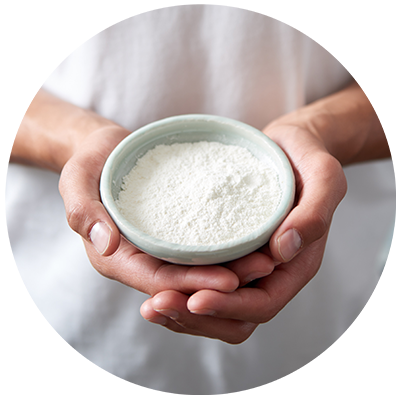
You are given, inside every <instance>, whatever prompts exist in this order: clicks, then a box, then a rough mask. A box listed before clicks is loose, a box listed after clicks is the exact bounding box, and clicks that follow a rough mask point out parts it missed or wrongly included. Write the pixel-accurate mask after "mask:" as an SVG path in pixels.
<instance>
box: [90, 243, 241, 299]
mask: <svg viewBox="0 0 400 400" xmlns="http://www.w3.org/2000/svg"><path fill="white" fill-rule="evenodd" d="M85 245H86V251H87V253H88V255H89V259H90V261H91V263H92V265H93V266H94V267H95V269H96V270H97V271H99V272H100V273H101V274H102V275H104V276H106V277H107V278H110V279H113V280H116V281H118V282H121V283H123V284H125V285H127V286H130V287H133V288H135V289H136V290H139V291H141V292H143V293H147V294H150V295H155V294H156V293H158V292H161V291H164V290H167V289H174V290H178V291H181V292H183V293H187V294H191V293H194V292H196V291H198V290H201V289H204V288H210V289H214V290H219V291H223V292H225V291H226V292H231V291H233V290H235V289H236V288H237V287H238V285H239V280H238V277H237V276H236V274H235V273H233V272H232V271H230V270H229V269H227V268H224V267H222V266H219V265H205V266H198V267H197V266H185V265H176V264H169V263H166V262H165V261H162V260H159V259H157V258H154V257H152V256H150V255H148V254H145V253H143V252H141V251H140V250H139V249H137V248H136V247H135V246H133V245H132V244H131V243H129V242H128V241H127V240H126V239H125V238H123V237H121V242H120V246H119V248H118V249H117V251H116V252H115V253H113V254H112V255H111V256H109V257H107V260H106V262H105V259H104V257H103V256H101V255H99V254H98V253H97V252H96V250H94V249H93V246H91V245H90V244H89V243H85Z"/></svg>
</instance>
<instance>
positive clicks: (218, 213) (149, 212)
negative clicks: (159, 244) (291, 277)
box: [117, 141, 281, 245]
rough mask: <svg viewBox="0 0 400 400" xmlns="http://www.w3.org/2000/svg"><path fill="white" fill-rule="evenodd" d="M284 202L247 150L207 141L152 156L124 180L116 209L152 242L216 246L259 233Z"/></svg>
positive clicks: (267, 171)
mask: <svg viewBox="0 0 400 400" xmlns="http://www.w3.org/2000/svg"><path fill="white" fill-rule="evenodd" d="M280 198H281V189H280V186H279V182H278V175H277V173H276V171H275V170H274V169H273V168H271V167H270V166H268V165H267V164H266V163H263V162H261V161H259V160H258V159H257V158H255V157H254V156H253V155H252V154H251V153H250V152H249V151H248V150H247V149H245V148H243V147H239V146H231V145H224V144H222V143H218V142H206V141H204V142H195V143H176V144H172V145H159V146H156V147H155V148H154V149H152V150H149V151H148V152H147V153H146V154H145V155H144V156H143V157H141V158H140V159H139V160H138V162H137V164H136V165H135V167H134V168H133V169H132V170H131V172H130V173H129V174H127V175H126V176H125V177H124V179H123V184H122V190H121V192H120V194H119V198H118V200H117V206H118V207H119V209H120V211H121V213H122V214H123V215H124V216H125V218H126V219H128V220H129V221H131V222H132V223H133V224H134V225H135V226H136V227H138V228H139V229H140V230H142V231H143V232H145V233H147V234H149V235H151V236H153V237H156V238H159V239H162V240H164V241H167V242H170V243H178V244H184V245H212V244H221V243H224V242H228V241H230V240H234V239H238V238H241V237H243V236H245V235H247V234H250V233H251V232H253V231H254V230H255V229H257V228H259V227H260V226H261V225H263V224H264V223H265V222H266V221H267V220H268V218H269V217H270V216H271V215H272V213H273V212H274V211H275V210H276V208H277V206H278V204H279V201H280Z"/></svg>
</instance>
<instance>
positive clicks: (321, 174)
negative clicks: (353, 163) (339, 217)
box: [269, 154, 347, 262]
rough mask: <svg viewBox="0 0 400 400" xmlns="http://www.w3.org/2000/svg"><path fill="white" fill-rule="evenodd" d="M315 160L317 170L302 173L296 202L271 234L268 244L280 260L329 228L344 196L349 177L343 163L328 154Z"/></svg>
mask: <svg viewBox="0 0 400 400" xmlns="http://www.w3.org/2000/svg"><path fill="white" fill-rule="evenodd" d="M317 157H318V156H317V155H315V159H314V160H313V162H314V165H316V166H317V167H316V169H317V170H315V171H310V168H309V166H308V168H307V169H308V171H307V172H308V173H307V174H301V173H300V175H301V179H300V182H298V183H300V184H299V185H298V192H297V198H298V201H297V204H296V205H295V207H294V208H293V209H292V211H291V212H290V213H289V215H288V216H287V217H286V219H285V220H284V221H283V223H282V224H281V225H280V227H279V228H278V229H277V230H276V231H275V233H274V234H273V235H272V237H271V239H270V242H269V248H270V251H271V253H272V256H273V258H274V259H275V260H277V261H279V262H288V261H290V260H292V259H293V258H294V257H295V256H296V255H298V254H299V253H300V252H301V251H302V250H303V249H304V248H306V247H307V246H309V245H310V244H311V243H313V242H315V241H316V240H318V239H320V238H321V237H322V236H324V235H325V234H326V233H327V231H328V230H329V227H330V224H331V220H332V217H333V213H334V211H335V209H336V207H337V206H338V204H339V203H340V201H341V200H342V199H343V197H344V195H345V193H346V190H347V184H346V178H345V176H344V173H343V169H342V167H341V166H340V164H339V163H338V162H337V160H336V159H334V158H333V157H332V156H330V155H328V154H326V155H321V157H318V158H319V159H317Z"/></svg>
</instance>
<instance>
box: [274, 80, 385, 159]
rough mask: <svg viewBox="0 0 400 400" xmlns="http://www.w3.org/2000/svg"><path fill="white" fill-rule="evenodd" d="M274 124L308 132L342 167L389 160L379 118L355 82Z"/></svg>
mask: <svg viewBox="0 0 400 400" xmlns="http://www.w3.org/2000/svg"><path fill="white" fill-rule="evenodd" d="M275 124H285V125H295V126H299V127H301V128H303V129H307V130H308V131H310V132H311V133H313V134H314V135H315V136H317V137H318V138H320V139H321V140H322V142H323V143H324V145H325V147H326V149H327V150H328V151H329V153H330V154H332V155H333V156H334V157H335V158H337V159H338V160H339V161H340V163H341V164H342V165H346V164H351V163H356V162H361V161H368V160H374V159H380V158H385V157H390V150H389V146H388V143H387V140H386V137H385V133H384V131H383V128H382V126H381V124H380V122H379V119H378V116H377V115H376V113H375V110H374V109H373V107H372V105H371V103H370V102H369V100H368V98H367V97H366V95H365V94H364V92H363V91H362V89H361V88H360V87H359V86H358V84H357V83H355V82H354V83H352V84H350V85H349V86H348V87H346V88H345V89H343V90H341V91H339V92H337V93H335V94H333V95H331V96H328V97H325V98H323V99H321V100H318V101H316V102H314V103H311V104H310V105H307V106H305V107H302V108H300V109H299V110H297V111H295V112H293V113H290V114H287V115H285V116H283V117H281V118H279V119H278V120H277V121H275V122H274V123H273V124H272V125H275Z"/></svg>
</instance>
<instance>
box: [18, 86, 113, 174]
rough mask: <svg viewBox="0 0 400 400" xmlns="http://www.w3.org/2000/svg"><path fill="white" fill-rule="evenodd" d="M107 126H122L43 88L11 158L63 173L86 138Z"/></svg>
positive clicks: (26, 118) (33, 105) (30, 111)
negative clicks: (59, 97) (63, 169)
mask: <svg viewBox="0 0 400 400" xmlns="http://www.w3.org/2000/svg"><path fill="white" fill-rule="evenodd" d="M104 127H118V128H120V127H119V126H118V125H117V124H115V123H114V122H112V121H109V120H107V119H105V118H103V117H101V116H99V115H98V114H96V113H94V112H91V111H89V110H85V109H82V108H80V107H77V106H75V105H73V104H70V103H68V102H66V101H63V100H60V99H58V98H57V97H55V96H53V95H51V94H50V93H48V92H46V91H44V90H40V91H39V92H38V94H37V95H36V96H35V98H34V99H33V101H32V103H31V105H30V106H29V108H28V110H27V112H26V114H25V116H24V118H23V120H22V123H21V126H20V128H19V130H18V133H17V136H16V138H15V141H14V145H13V148H12V151H11V157H10V161H11V162H18V163H23V164H31V165H37V166H40V167H43V168H47V169H50V170H52V171H55V172H60V171H61V170H62V168H63V166H64V164H65V163H66V162H67V161H68V160H69V158H70V157H71V156H72V154H73V153H74V152H75V150H76V149H77V148H78V147H79V144H80V143H81V142H82V140H84V139H85V137H87V136H88V135H89V134H90V133H92V132H94V131H96V130H98V129H102V128H104Z"/></svg>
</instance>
